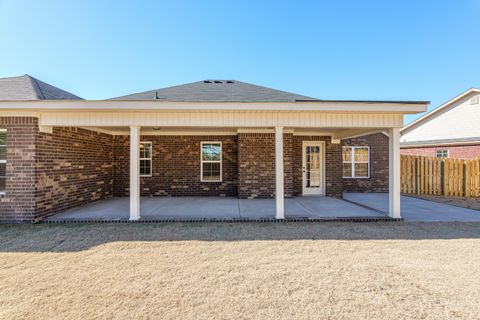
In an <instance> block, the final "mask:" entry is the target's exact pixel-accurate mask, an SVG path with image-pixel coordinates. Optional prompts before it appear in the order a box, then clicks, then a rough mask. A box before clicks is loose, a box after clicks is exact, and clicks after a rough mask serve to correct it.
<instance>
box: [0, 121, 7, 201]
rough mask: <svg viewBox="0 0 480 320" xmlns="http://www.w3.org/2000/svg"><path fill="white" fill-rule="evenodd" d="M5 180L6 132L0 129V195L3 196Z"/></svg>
mask: <svg viewBox="0 0 480 320" xmlns="http://www.w3.org/2000/svg"><path fill="white" fill-rule="evenodd" d="M6 179H7V130H6V129H0V194H5V181H6Z"/></svg>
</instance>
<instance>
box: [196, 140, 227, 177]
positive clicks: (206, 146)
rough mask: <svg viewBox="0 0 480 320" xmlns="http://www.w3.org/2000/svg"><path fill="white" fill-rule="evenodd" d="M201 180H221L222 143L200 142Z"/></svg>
mask: <svg viewBox="0 0 480 320" xmlns="http://www.w3.org/2000/svg"><path fill="white" fill-rule="evenodd" d="M200 152H201V166H200V167H201V168H200V170H201V172H200V174H201V181H204V182H220V181H222V143H221V142H202V144H201V150H200Z"/></svg>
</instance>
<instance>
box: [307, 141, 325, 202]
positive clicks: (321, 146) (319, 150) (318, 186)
mask: <svg viewBox="0 0 480 320" xmlns="http://www.w3.org/2000/svg"><path fill="white" fill-rule="evenodd" d="M324 163H325V142H323V141H303V167H302V171H303V195H324V194H325V193H324V192H325V190H324V182H325V181H324V179H325V178H324V177H325V175H324Z"/></svg>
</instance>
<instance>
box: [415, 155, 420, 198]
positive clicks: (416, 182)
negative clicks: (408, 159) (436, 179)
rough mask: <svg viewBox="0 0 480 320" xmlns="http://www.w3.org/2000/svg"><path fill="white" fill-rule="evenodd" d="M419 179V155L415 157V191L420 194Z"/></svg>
mask: <svg viewBox="0 0 480 320" xmlns="http://www.w3.org/2000/svg"><path fill="white" fill-rule="evenodd" d="M418 180H420V179H419V178H418V157H415V191H416V193H417V194H420V189H419V183H418Z"/></svg>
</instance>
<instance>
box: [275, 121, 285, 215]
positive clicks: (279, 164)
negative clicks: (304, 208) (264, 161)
mask: <svg viewBox="0 0 480 320" xmlns="http://www.w3.org/2000/svg"><path fill="white" fill-rule="evenodd" d="M284 202H285V199H284V189H283V127H275V208H276V211H275V212H276V214H275V218H277V219H285V212H284Z"/></svg>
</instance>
